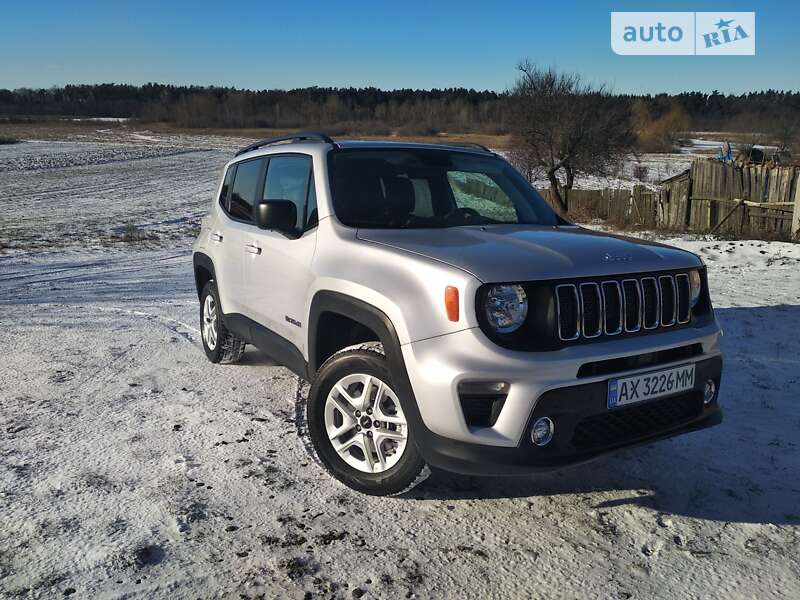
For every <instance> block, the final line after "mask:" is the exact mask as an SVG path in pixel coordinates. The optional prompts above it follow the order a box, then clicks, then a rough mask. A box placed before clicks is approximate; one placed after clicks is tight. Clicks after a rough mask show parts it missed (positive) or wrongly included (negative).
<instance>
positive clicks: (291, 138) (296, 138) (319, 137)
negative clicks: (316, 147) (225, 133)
mask: <svg viewBox="0 0 800 600" xmlns="http://www.w3.org/2000/svg"><path fill="white" fill-rule="evenodd" d="M306 140H315V141H320V142H325V143H326V144H333V140H332V139H331V138H330V137H329V136H327V135H325V134H324V133H317V132H316V131H301V132H299V133H292V134H290V135H281V136H278V137H273V138H267V139H263V140H258V141H257V142H254V143H252V144H250V145H249V146H245V147H244V148H242V149H241V150H239V151H237V152H236V154H234V156H239V155H241V154H244V153H245V152H252V151H253V150H258V149H259V148H263V147H264V146H269V145H271V144H278V143H280V142H290V143H292V142H304V141H306Z"/></svg>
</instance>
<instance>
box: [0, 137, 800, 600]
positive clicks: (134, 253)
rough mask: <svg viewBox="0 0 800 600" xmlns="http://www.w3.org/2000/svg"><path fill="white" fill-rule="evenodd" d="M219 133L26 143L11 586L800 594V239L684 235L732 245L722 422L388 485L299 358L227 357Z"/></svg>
mask: <svg viewBox="0 0 800 600" xmlns="http://www.w3.org/2000/svg"><path fill="white" fill-rule="evenodd" d="M198 146H199V147H198V148H193V147H192V146H191V144H188V143H183V141H182V143H178V142H177V141H170V142H169V143H160V144H154V143H152V142H148V143H144V142H142V143H137V144H124V145H123V144H116V145H108V144H102V143H99V142H98V141H97V140H94V141H92V142H87V143H52V142H42V143H35V144H34V143H26V144H18V145H14V146H0V209H1V210H0V242H2V244H3V245H4V246H5V248H0V315H2V316H0V323H2V331H3V340H4V342H5V351H4V352H3V356H2V359H0V597H3V598H17V597H19V598H56V597H64V596H68V597H69V596H72V597H75V598H148V599H149V598H211V597H215V598H216V597H225V598H227V597H232V598H240V597H241V598H257V597H267V598H275V597H287V598H305V597H326V598H330V597H334V598H359V597H364V598H405V597H417V598H489V597H503V598H511V597H564V598H576V597H592V598H623V599H624V598H653V597H663V598H725V599H729V598H756V597H763V598H767V597H769V598H798V597H800V553H798V549H799V548H800V435H798V434H799V433H800V403H799V402H798V391H797V390H798V387H800V335H798V326H800V246H798V245H792V244H786V243H777V242H751V241H743V242H727V241H719V240H713V239H702V238H696V237H694V238H690V237H688V236H687V237H685V238H679V239H672V240H668V241H669V242H671V243H674V244H676V245H678V246H681V247H684V248H687V249H690V250H692V251H694V252H697V253H699V254H700V255H701V256H703V258H704V259H705V261H706V263H707V264H708V269H709V276H710V281H711V286H712V292H713V296H714V299H715V302H716V305H717V315H718V317H719V320H720V321H721V323H722V325H723V327H724V329H725V336H724V340H723V345H724V352H725V361H726V362H725V372H724V375H723V385H722V403H723V406H724V409H725V411H726V412H725V421H724V423H723V424H722V425H721V426H719V427H717V428H714V429H711V430H707V431H702V432H698V433H693V434H689V435H685V436H682V437H679V438H675V439H672V440H669V441H664V442H659V443H657V444H653V445H650V446H646V447H643V448H639V449H635V450H631V451H627V452H623V453H621V454H618V455H615V456H613V457H609V458H604V459H602V460H599V461H597V462H595V463H592V464H590V465H587V466H581V467H576V468H573V469H569V470H564V471H561V472H557V473H553V474H551V475H547V476H540V477H526V478H488V479H487V478H484V479H482V478H472V477H461V476H454V475H448V474H443V473H434V475H433V477H431V479H429V480H428V481H427V482H426V483H425V484H424V485H423V486H421V487H420V488H418V489H417V490H414V491H413V492H412V493H411V494H410V495H408V496H406V497H401V498H392V499H377V498H371V497H367V496H363V495H359V494H357V493H355V492H352V491H350V490H349V489H347V488H345V487H343V486H342V485H340V484H339V483H337V482H335V481H334V480H332V479H331V478H330V477H328V476H327V475H326V474H325V473H324V472H323V469H322V468H321V467H320V466H319V465H318V464H317V462H316V460H315V458H314V456H313V454H312V453H311V451H310V450H309V447H310V444H309V441H308V438H307V436H306V433H305V427H304V400H305V396H306V394H307V391H308V390H307V387H306V386H305V385H302V384H301V383H300V382H299V381H298V379H297V378H296V377H295V376H293V375H292V374H291V373H290V372H289V371H287V370H285V369H283V368H280V367H277V366H275V365H274V364H273V363H271V362H270V360H269V359H268V358H267V357H265V356H264V355H263V354H262V353H259V352H257V351H254V350H250V351H248V353H247V355H246V357H245V360H244V361H243V363H242V364H239V365H235V366H218V365H212V364H209V363H208V362H207V361H206V359H205V356H204V355H203V351H202V348H201V342H200V336H199V332H198V311H199V306H198V303H197V297H196V295H195V291H194V284H193V280H192V274H191V259H190V245H191V232H192V230H193V228H194V227H196V224H197V220H198V219H199V217H200V216H201V214H202V213H203V212H204V210H205V208H206V206H207V204H208V202H209V201H210V195H211V189H212V187H213V185H214V182H215V180H216V178H217V174H218V169H219V167H220V165H221V164H222V162H223V161H224V160H225V159H226V158H227V157H229V156H230V155H231V154H230V152H229V151H221V150H213V149H208V148H209V145H208V144H203V143H198ZM126 225H129V227H126Z"/></svg>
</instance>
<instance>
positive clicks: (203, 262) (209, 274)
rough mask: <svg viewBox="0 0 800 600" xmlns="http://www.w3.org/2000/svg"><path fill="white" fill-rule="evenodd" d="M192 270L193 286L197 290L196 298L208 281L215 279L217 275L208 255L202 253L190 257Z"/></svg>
mask: <svg viewBox="0 0 800 600" xmlns="http://www.w3.org/2000/svg"><path fill="white" fill-rule="evenodd" d="M192 270H193V272H194V284H195V287H196V288H197V297H198V298H200V295H201V294H202V293H203V288H204V287H205V285H206V283H208V282H209V281H210V280H212V279H213V280H215V281H216V279H217V273H216V271H215V270H214V261H212V260H211V257H210V256H208V254H204V253H203V252H195V253H194V255H193V256H192Z"/></svg>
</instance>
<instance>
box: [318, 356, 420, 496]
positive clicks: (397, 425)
mask: <svg viewBox="0 0 800 600" xmlns="http://www.w3.org/2000/svg"><path fill="white" fill-rule="evenodd" d="M337 384H338V385H337ZM342 390H343V391H342ZM365 390H368V391H367V392H366V393H365ZM359 406H360V407H361V408H360V409H359ZM307 419H308V430H309V435H310V437H311V442H312V444H313V445H314V449H315V450H316V452H317V456H318V457H319V459H320V461H321V462H322V464H323V465H324V466H325V468H326V469H327V470H328V472H329V473H330V474H331V475H333V476H334V477H335V478H336V479H338V480H339V481H341V482H342V483H344V484H345V485H346V486H348V487H350V488H352V489H354V490H357V491H359V492H363V493H365V494H370V495H373V496H389V495H396V494H401V493H403V492H406V491H408V490H410V489H411V488H413V487H415V486H417V485H418V484H420V483H422V482H423V481H424V480H425V479H427V477H428V475H429V474H430V471H429V469H428V467H427V465H426V464H425V461H424V460H423V459H422V456H421V455H420V453H419V450H417V446H416V443H415V441H414V432H413V431H412V430H410V428H409V426H408V421H407V420H406V419H405V416H404V415H403V413H402V408H400V405H399V400H398V398H397V395H396V394H395V393H394V391H393V389H392V378H391V375H390V373H389V365H388V363H387V361H386V356H385V355H384V354H383V349H382V347H381V346H380V344H375V343H371V344H365V345H362V346H358V347H355V348H352V349H345V350H341V351H339V352H337V353H336V354H334V355H333V356H332V357H330V358H329V359H328V360H327V361H325V363H324V364H323V365H322V366H321V367H320V369H319V371H318V373H317V376H316V377H315V378H314V383H313V384H312V386H311V392H310V394H309V397H308V411H307ZM348 427H349V428H350V429H349V430H348ZM358 427H360V428H361V429H357V428H358ZM339 431H342V432H343V433H340V434H338V435H337V432H339ZM357 438H358V439H357ZM334 444H336V445H337V446H338V449H337V448H334ZM367 449H369V450H370V451H369V458H368V455H367V454H366V453H365V450H367Z"/></svg>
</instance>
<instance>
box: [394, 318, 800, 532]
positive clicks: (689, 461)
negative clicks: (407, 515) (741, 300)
mask: <svg viewBox="0 0 800 600" xmlns="http://www.w3.org/2000/svg"><path fill="white" fill-rule="evenodd" d="M716 312H717V318H718V319H719V321H720V323H721V325H722V327H723V329H724V332H725V335H724V336H723V342H722V346H723V356H724V361H725V365H724V369H723V380H722V381H723V382H722V386H721V403H722V407H723V410H724V413H725V418H724V421H723V423H722V424H721V425H719V426H717V427H714V428H712V429H706V430H703V431H699V432H695V433H690V434H686V435H683V436H679V437H676V438H672V439H670V440H666V441H661V442H656V443H653V444H650V445H647V446H643V447H639V448H633V449H630V450H626V451H622V452H620V453H617V454H614V455H611V456H606V457H603V458H600V459H598V460H596V461H593V462H591V463H586V464H583V465H578V466H575V467H571V468H568V469H562V470H560V471H555V472H552V473H547V474H541V475H535V476H526V477H468V476H460V475H454V474H449V473H436V474H435V476H434V477H432V478H431V479H430V480H429V482H427V483H426V484H425V485H423V486H421V487H420V488H419V489H418V490H415V491H414V492H412V493H411V494H409V495H408V497H410V498H426V499H449V500H458V499H485V498H521V497H531V498H532V500H534V501H535V498H536V497H542V496H551V497H557V496H575V495H577V496H581V497H584V496H585V498H584V499H583V501H584V502H586V503H587V506H586V507H587V509H590V508H595V509H601V508H610V507H614V506H623V505H636V506H641V507H645V508H649V509H652V510H653V511H656V512H663V513H671V514H676V515H684V516H690V517H696V518H701V519H709V520H717V521H730V522H743V523H774V524H800V436H798V433H799V432H800V402H798V401H797V399H798V388H800V335H798V325H800V306H787V305H779V306H766V307H736V308H720V309H717V311H716ZM596 493H599V494H597V495H595V494H596ZM587 494H592V495H591V496H587Z"/></svg>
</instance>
